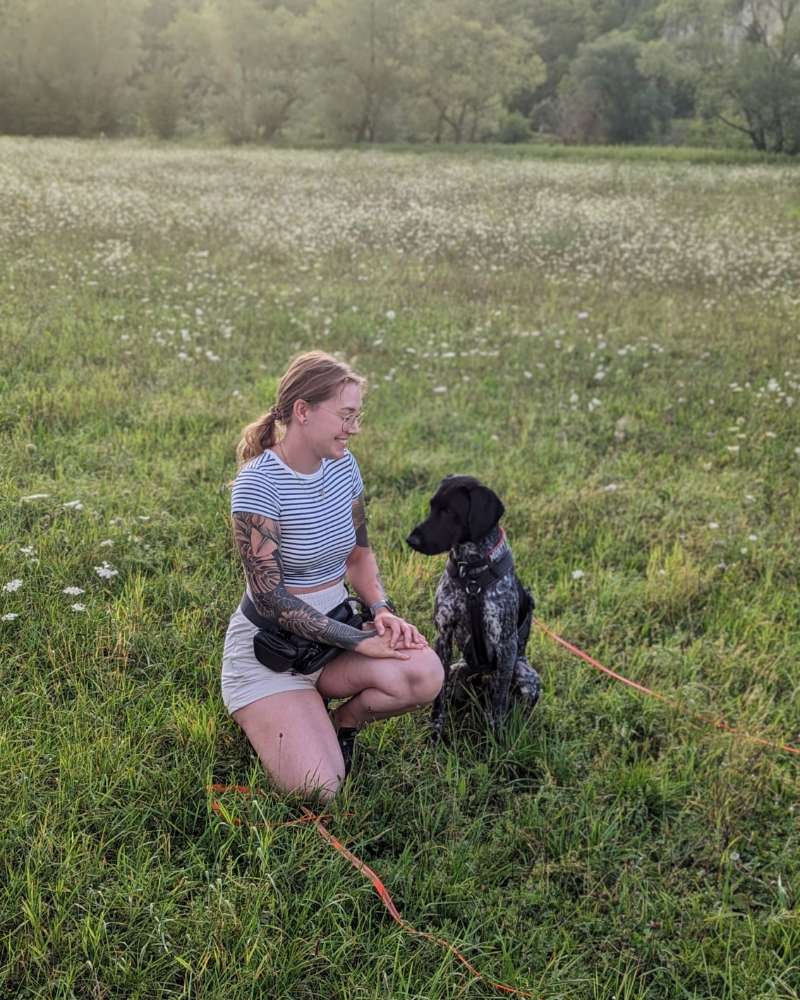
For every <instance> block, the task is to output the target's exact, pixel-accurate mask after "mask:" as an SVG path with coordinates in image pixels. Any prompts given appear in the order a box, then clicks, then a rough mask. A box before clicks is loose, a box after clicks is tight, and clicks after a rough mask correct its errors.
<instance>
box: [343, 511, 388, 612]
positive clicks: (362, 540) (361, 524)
mask: <svg viewBox="0 0 800 1000" xmlns="http://www.w3.org/2000/svg"><path fill="white" fill-rule="evenodd" d="M353 527H354V528H355V529H356V544H355V547H354V548H353V551H352V552H351V553H350V555H349V556H348V559H347V579H348V581H349V582H350V583H351V584H352V585H353V587H354V588H355V590H356V593H357V594H358V595H359V596H360V597H361V599H362V600H364V601H365V602H366V603H367V604H375V602H376V601H382V600H383V599H384V598H385V597H386V594H385V593H384V590H383V584H382V583H381V578H380V576H379V574H378V563H377V561H376V559H375V553H374V552H373V551H372V549H371V548H370V547H369V539H368V538H367V510H366V506H365V504H364V494H363V493H362V494H361V495H360V496H359V497H357V498H356V499H355V500H354V501H353Z"/></svg>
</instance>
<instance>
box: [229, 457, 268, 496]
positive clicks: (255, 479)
mask: <svg viewBox="0 0 800 1000" xmlns="http://www.w3.org/2000/svg"><path fill="white" fill-rule="evenodd" d="M278 471H279V470H278V464H277V462H275V461H274V459H273V458H272V452H270V451H262V452H261V454H260V455H256V456H255V457H254V458H251V459H250V460H249V461H247V462H245V463H244V465H242V466H241V468H240V469H239V471H238V472H237V473H236V476H235V477H234V480H233V488H234V489H236V487H237V486H238V487H242V486H246V485H250V486H255V485H259V486H264V487H267V488H269V487H273V488H277V486H278V479H279V477H278V476H277V475H276V473H277V472H278Z"/></svg>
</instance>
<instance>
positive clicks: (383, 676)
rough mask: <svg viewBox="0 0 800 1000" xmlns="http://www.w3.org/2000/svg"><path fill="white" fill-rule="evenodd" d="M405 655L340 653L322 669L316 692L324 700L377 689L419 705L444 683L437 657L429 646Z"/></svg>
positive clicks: (429, 698)
mask: <svg viewBox="0 0 800 1000" xmlns="http://www.w3.org/2000/svg"><path fill="white" fill-rule="evenodd" d="M408 653H409V659H407V660H394V659H388V658H387V659H371V658H370V657H368V656H362V655H361V654H360V653H353V652H345V653H341V654H340V655H339V656H337V657H336V659H335V660H333V661H332V662H331V663H329V664H328V665H327V666H326V667H325V668H324V669H323V671H322V673H321V674H320V676H319V680H318V681H317V690H318V691H319V693H320V694H321V695H322V696H323V697H324V698H349V697H350V696H351V695H355V694H358V693H359V692H360V691H364V690H366V689H367V688H377V689H378V690H379V691H384V692H385V693H386V694H388V695H393V696H394V697H397V698H405V697H408V696H409V695H410V696H411V697H412V698H413V697H418V700H419V701H420V702H427V701H433V699H434V698H435V697H436V695H437V693H438V692H439V690H440V688H441V686H442V681H443V680H444V671H443V670H442V664H441V661H440V660H439V657H438V656H437V655H436V653H435V652H434V651H433V650H432V649H431V648H430V647H428V648H426V649H412V650H409V651H408Z"/></svg>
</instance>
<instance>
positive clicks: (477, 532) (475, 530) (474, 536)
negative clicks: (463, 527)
mask: <svg viewBox="0 0 800 1000" xmlns="http://www.w3.org/2000/svg"><path fill="white" fill-rule="evenodd" d="M505 512H506V509H505V507H504V506H503V501H502V500H501V499H500V497H499V496H498V495H497V494H496V493H495V492H494V491H493V490H490V489H489V487H488V486H477V487H475V488H474V489H472V490H470V491H469V537H470V541H472V542H477V541H479V540H480V539H481V538H483V536H484V535H488V534H489V532H490V531H491V529H492V528H493V527H494V526H495V525H496V524H497V522H498V521H499V520H500V518H501V517H502V516H503V514H505Z"/></svg>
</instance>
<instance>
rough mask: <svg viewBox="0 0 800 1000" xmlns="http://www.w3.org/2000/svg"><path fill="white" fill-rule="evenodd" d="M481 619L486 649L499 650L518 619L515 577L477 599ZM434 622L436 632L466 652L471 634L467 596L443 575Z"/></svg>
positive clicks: (456, 584)
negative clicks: (448, 636) (505, 635)
mask: <svg viewBox="0 0 800 1000" xmlns="http://www.w3.org/2000/svg"><path fill="white" fill-rule="evenodd" d="M477 603H478V618H479V622H480V628H481V631H482V633H483V636H484V638H485V641H486V643H487V645H488V646H489V647H490V648H494V649H497V648H499V647H500V646H501V644H502V642H503V636H504V634H505V633H506V632H507V631H508V630H509V628H513V627H514V626H515V623H516V617H517V591H516V585H515V582H514V576H513V574H509V575H508V576H506V577H504V578H503V579H502V580H498V581H497V582H496V583H495V584H493V586H491V587H490V588H489V589H488V590H485V591H483V592H482V593H481V594H480V595H479V597H478V602H477ZM434 622H435V624H436V630H437V632H438V633H439V634H440V635H442V634H444V633H449V634H451V635H452V636H453V640H454V642H455V643H456V645H457V646H458V647H459V648H460V649H462V650H463V648H464V646H465V645H466V643H467V640H468V639H469V637H470V635H471V632H472V617H471V614H470V608H469V603H468V601H467V594H466V591H465V590H464V588H463V587H461V586H459V584H458V583H456V582H455V581H454V580H452V578H451V577H449V576H448V575H447V573H444V574H443V575H442V578H441V579H440V581H439V585H438V587H437V588H436V598H435V606H434Z"/></svg>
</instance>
